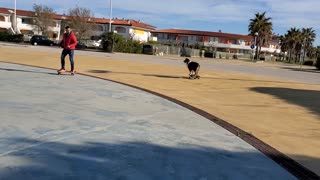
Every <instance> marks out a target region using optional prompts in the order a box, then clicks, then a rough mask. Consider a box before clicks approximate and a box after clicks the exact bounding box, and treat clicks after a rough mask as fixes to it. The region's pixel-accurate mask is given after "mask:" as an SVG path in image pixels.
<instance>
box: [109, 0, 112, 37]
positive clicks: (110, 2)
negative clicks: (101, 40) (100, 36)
mask: <svg viewBox="0 0 320 180" xmlns="http://www.w3.org/2000/svg"><path fill="white" fill-rule="evenodd" d="M111 18H112V0H110V16H109V33H110V32H111Z"/></svg>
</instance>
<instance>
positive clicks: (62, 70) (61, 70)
mask: <svg viewBox="0 0 320 180" xmlns="http://www.w3.org/2000/svg"><path fill="white" fill-rule="evenodd" d="M58 72H59V73H61V72H66V70H65V69H62V68H61V69H59V70H58Z"/></svg>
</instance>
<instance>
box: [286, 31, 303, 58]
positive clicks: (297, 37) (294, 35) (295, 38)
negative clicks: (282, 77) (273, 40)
mask: <svg viewBox="0 0 320 180" xmlns="http://www.w3.org/2000/svg"><path fill="white" fill-rule="evenodd" d="M300 42H301V32H300V30H299V29H297V28H291V29H290V30H288V31H287V33H286V34H285V35H284V36H283V39H282V40H281V47H283V48H282V51H284V50H285V51H288V53H289V62H290V61H291V60H292V54H294V55H296V58H297V49H299V48H300ZM284 47H285V48H284Z"/></svg>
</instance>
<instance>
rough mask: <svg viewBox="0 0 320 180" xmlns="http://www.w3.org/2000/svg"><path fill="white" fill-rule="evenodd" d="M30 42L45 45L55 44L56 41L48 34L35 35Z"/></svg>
mask: <svg viewBox="0 0 320 180" xmlns="http://www.w3.org/2000/svg"><path fill="white" fill-rule="evenodd" d="M30 43H31V44H32V45H35V46H36V45H45V46H53V45H55V43H54V42H53V41H51V40H50V39H49V38H48V37H47V36H41V35H35V36H32V38H31V39H30Z"/></svg>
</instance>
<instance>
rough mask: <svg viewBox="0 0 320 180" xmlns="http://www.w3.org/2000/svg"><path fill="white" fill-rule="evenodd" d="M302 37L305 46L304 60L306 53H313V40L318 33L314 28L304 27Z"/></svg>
mask: <svg viewBox="0 0 320 180" xmlns="http://www.w3.org/2000/svg"><path fill="white" fill-rule="evenodd" d="M301 32H302V38H303V47H304V54H303V60H304V57H305V55H306V54H311V52H312V50H313V42H314V41H315V39H316V33H315V31H314V30H313V29H312V28H302V31H301Z"/></svg>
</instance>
